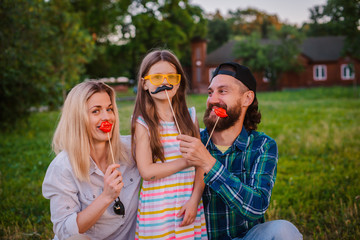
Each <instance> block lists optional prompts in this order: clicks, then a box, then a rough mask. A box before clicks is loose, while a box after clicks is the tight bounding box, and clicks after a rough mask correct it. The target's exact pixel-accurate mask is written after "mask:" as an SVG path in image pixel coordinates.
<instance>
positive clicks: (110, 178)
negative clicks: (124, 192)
mask: <svg viewBox="0 0 360 240" xmlns="http://www.w3.org/2000/svg"><path fill="white" fill-rule="evenodd" d="M118 167H120V165H119V164H111V165H110V166H108V168H107V169H106V172H105V175H104V191H103V194H105V196H106V197H108V198H109V199H111V201H113V200H115V199H116V198H117V197H118V196H119V194H120V191H121V189H122V188H123V186H124V183H123V181H122V176H121V172H119V171H118V170H117V169H116V168H118Z"/></svg>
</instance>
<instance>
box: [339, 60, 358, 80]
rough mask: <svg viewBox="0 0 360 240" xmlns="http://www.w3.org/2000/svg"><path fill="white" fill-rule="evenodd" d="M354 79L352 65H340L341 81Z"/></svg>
mask: <svg viewBox="0 0 360 240" xmlns="http://www.w3.org/2000/svg"><path fill="white" fill-rule="evenodd" d="M354 78H355V72H354V65H353V64H342V65H341V79H342V80H351V79H354Z"/></svg>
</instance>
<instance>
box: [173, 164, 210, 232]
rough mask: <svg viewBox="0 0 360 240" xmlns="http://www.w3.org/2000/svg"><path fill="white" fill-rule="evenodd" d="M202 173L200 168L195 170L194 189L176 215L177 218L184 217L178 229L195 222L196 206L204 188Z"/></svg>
mask: <svg viewBox="0 0 360 240" xmlns="http://www.w3.org/2000/svg"><path fill="white" fill-rule="evenodd" d="M204 173H205V172H204V170H202V168H200V167H197V168H196V173H195V181H194V189H193V192H192V194H191V197H190V199H189V201H187V202H186V203H185V205H184V206H182V208H181V209H180V211H179V213H178V215H177V216H178V217H181V216H182V215H184V219H183V221H182V222H181V224H180V227H183V226H187V225H190V224H192V223H193V222H194V221H195V218H196V215H197V210H198V206H199V203H200V200H201V197H202V193H203V191H204V188H205V183H204V180H203V178H204Z"/></svg>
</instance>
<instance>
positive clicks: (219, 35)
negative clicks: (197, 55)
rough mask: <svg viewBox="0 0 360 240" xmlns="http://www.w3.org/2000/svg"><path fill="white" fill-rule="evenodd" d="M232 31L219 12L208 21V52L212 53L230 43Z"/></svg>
mask: <svg viewBox="0 0 360 240" xmlns="http://www.w3.org/2000/svg"><path fill="white" fill-rule="evenodd" d="M230 34H231V29H230V26H229V24H228V22H227V21H225V20H224V18H223V17H222V16H221V14H220V12H219V11H217V12H216V13H215V14H214V15H213V16H212V17H211V19H209V20H208V34H207V39H209V44H208V47H207V51H208V52H211V51H213V50H215V49H216V48H218V47H220V46H221V45H223V44H224V43H226V42H227V41H229V38H230Z"/></svg>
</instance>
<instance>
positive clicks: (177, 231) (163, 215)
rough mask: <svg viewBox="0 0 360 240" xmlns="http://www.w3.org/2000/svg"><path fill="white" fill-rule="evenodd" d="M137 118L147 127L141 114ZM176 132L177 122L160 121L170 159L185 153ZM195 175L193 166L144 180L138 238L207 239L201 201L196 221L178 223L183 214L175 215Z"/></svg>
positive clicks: (191, 185)
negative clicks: (182, 151) (181, 148)
mask: <svg viewBox="0 0 360 240" xmlns="http://www.w3.org/2000/svg"><path fill="white" fill-rule="evenodd" d="M191 110H192V111H190V114H192V116H195V109H194V108H192V109H191ZM137 121H138V122H139V123H140V124H142V125H144V126H145V127H146V128H147V125H146V123H145V122H144V119H143V118H142V117H139V118H138V119H137ZM177 135H178V131H177V129H176V125H175V124H174V122H161V127H160V137H161V142H162V144H163V147H164V154H165V161H167V162H171V161H175V160H176V159H178V158H181V157H182V156H181V152H180V149H179V141H177V140H176V136H177ZM157 164H162V163H161V161H158V162H157ZM194 178H195V168H194V167H191V168H188V169H184V170H182V171H180V172H177V173H175V174H173V175H171V176H168V177H166V178H162V179H159V180H156V181H143V184H142V188H141V192H140V199H139V208H138V215H137V224H136V236H135V239H207V233H206V224H205V216H204V208H203V204H202V201H201V202H200V204H199V207H198V212H197V216H196V219H195V221H194V223H193V224H191V225H189V226H185V227H179V225H180V223H181V222H182V220H183V217H180V218H178V217H176V215H177V213H178V212H179V211H180V209H181V207H182V206H183V205H184V204H185V203H186V202H187V201H188V200H189V198H190V196H191V193H192V191H193V185H194Z"/></svg>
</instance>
